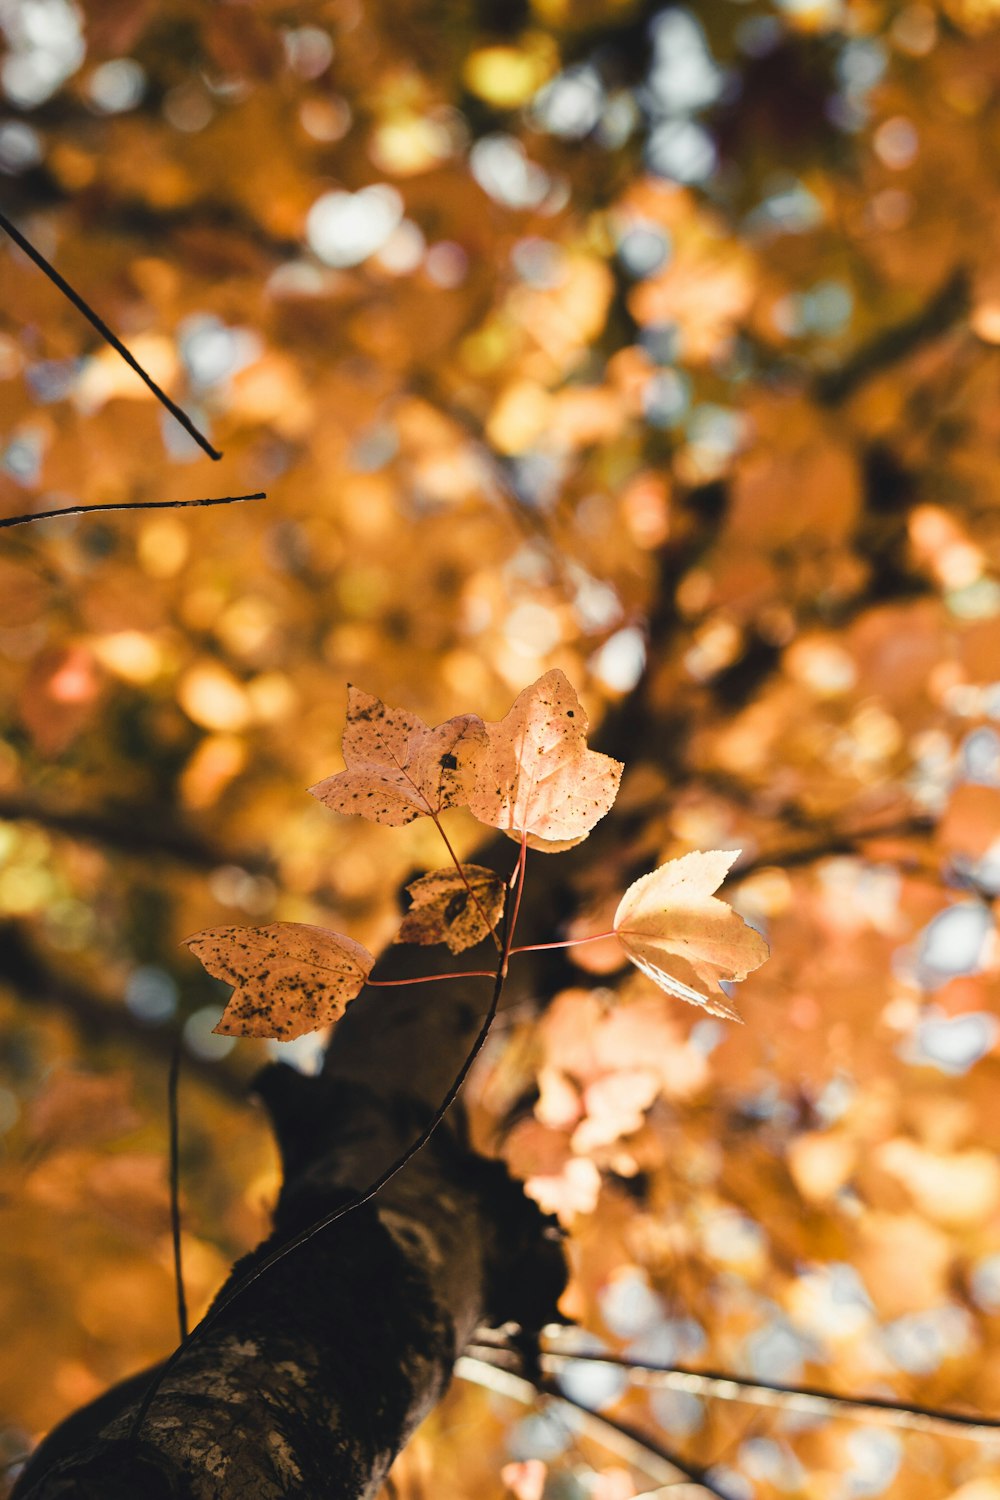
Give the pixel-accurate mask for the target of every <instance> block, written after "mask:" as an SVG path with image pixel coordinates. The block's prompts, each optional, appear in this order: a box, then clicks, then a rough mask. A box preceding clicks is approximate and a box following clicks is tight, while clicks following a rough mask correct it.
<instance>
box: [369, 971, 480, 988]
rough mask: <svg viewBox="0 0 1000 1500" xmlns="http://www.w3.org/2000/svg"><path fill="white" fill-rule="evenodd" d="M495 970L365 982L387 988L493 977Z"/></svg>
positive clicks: (423, 975) (376, 986) (422, 975)
mask: <svg viewBox="0 0 1000 1500" xmlns="http://www.w3.org/2000/svg"><path fill="white" fill-rule="evenodd" d="M495 978H496V972H495V970H493V969H464V970H463V971H462V972H461V973H458V974H421V975H419V976H418V978H416V979H366V980H365V984H370V985H374V986H375V988H376V989H382V990H388V989H392V988H394V987H395V986H396V985H397V984H430V982H431V980H432V979H495Z"/></svg>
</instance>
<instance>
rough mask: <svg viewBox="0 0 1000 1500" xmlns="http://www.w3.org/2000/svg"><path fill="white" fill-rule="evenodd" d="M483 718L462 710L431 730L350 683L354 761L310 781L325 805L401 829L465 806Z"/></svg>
mask: <svg viewBox="0 0 1000 1500" xmlns="http://www.w3.org/2000/svg"><path fill="white" fill-rule="evenodd" d="M485 741H486V733H485V730H484V728H483V721H482V719H480V718H479V717H478V716H477V715H476V714H459V715H458V717H457V718H454V719H448V720H447V722H446V723H444V724H439V725H438V726H437V728H436V729H430V728H429V727H428V726H427V725H426V724H425V723H424V721H423V719H420V718H418V717H417V715H416V714H411V713H409V712H407V710H406V709H405V708H388V707H387V706H386V705H385V704H384V703H383V702H382V700H381V699H380V698H374V697H372V695H371V694H370V693H363V692H362V691H361V690H360V689H359V688H355V687H351V688H349V689H348V701H347V724H346V727H345V729H344V738H343V742H342V743H343V751H344V761H345V764H346V766H347V769H346V770H345V771H340V772H338V773H337V775H335V776H328V777H327V778H326V780H325V781H320V782H318V783H317V785H316V786H313V787H310V788H309V790H310V791H311V792H312V794H313V796H314V797H318V798H319V800H320V801H321V802H322V803H323V805H324V806H325V807H329V808H332V810H333V811H334V812H339V813H355V814H358V815H359V816H360V817H362V818H368V819H369V820H370V821H371V822H373V823H385V824H387V825H388V826H389V827H391V828H401V827H402V826H403V824H404V823H412V822H413V821H414V819H415V818H425V817H433V816H434V815H435V814H437V813H439V812H441V811H442V809H443V808H446V807H464V806H465V804H466V802H467V800H468V798H467V795H466V788H467V785H468V783H469V781H470V780H471V774H472V772H471V762H472V758H473V755H474V753H475V752H476V750H477V749H478V748H479V747H480V746H482V745H484V744H485Z"/></svg>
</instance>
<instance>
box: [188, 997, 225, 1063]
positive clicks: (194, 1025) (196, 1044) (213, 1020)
mask: <svg viewBox="0 0 1000 1500" xmlns="http://www.w3.org/2000/svg"><path fill="white" fill-rule="evenodd" d="M222 1010H223V1007H222V1006H220V1005H203V1006H202V1007H201V1009H200V1010H196V1011H194V1012H193V1014H192V1015H190V1016H188V1018H187V1020H186V1021H185V1022H184V1032H183V1035H184V1045H185V1047H186V1048H187V1049H188V1051H189V1052H190V1053H191V1054H192V1056H193V1057H197V1058H200V1060H201V1061H202V1062H220V1061H221V1059H222V1058H224V1057H226V1056H227V1055H228V1054H229V1053H230V1052H232V1050H233V1048H234V1047H235V1046H236V1038H235V1037H233V1036H217V1035H216V1034H215V1031H214V1029H213V1028H214V1027H215V1026H217V1025H218V1022H219V1017H220V1016H221V1015H222Z"/></svg>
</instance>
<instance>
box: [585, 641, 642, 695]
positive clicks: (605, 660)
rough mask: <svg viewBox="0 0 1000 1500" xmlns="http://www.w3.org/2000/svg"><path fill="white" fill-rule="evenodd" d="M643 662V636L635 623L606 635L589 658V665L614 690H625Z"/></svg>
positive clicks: (633, 684) (635, 677) (628, 687)
mask: <svg viewBox="0 0 1000 1500" xmlns="http://www.w3.org/2000/svg"><path fill="white" fill-rule="evenodd" d="M645 665H646V637H645V634H644V633H643V631H642V630H640V629H639V627H638V626H636V625H627V626H626V627H625V628H624V629H623V630H616V631H615V633H614V635H612V636H609V637H608V639H607V640H606V641H605V642H604V645H603V646H601V647H600V649H599V650H598V651H595V653H594V655H593V656H592V657H591V658H590V669H591V671H592V672H594V673H595V675H596V676H597V677H599V678H600V679H601V681H602V682H603V683H604V685H605V687H608V688H610V689H611V691H612V692H613V693H628V692H631V690H632V689H633V688H634V687H635V685H636V683H637V682H638V681H639V678H640V677H641V676H642V673H643V669H644V668H645Z"/></svg>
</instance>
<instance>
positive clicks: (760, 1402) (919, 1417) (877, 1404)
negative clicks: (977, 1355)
mask: <svg viewBox="0 0 1000 1500" xmlns="http://www.w3.org/2000/svg"><path fill="white" fill-rule="evenodd" d="M573 1360H581V1361H585V1362H587V1363H589V1364H604V1365H613V1366H615V1368H617V1369H625V1370H628V1371H629V1373H630V1375H631V1377H632V1381H633V1383H634V1384H636V1385H643V1386H654V1387H660V1388H662V1387H664V1386H666V1387H667V1388H668V1389H670V1390H677V1391H685V1392H687V1393H688V1394H689V1395H693V1396H705V1397H709V1398H712V1399H716V1400H722V1401H745V1402H749V1403H751V1404H752V1405H754V1406H770V1407H775V1408H778V1409H779V1410H781V1411H796V1412H803V1413H805V1414H808V1415H811V1416H825V1417H830V1416H838V1415H839V1416H841V1417H844V1418H852V1419H853V1418H857V1417H861V1416H864V1415H869V1416H875V1417H878V1418H880V1419H882V1420H884V1421H885V1422H886V1423H887V1425H889V1426H891V1427H901V1428H905V1429H907V1430H908V1431H910V1432H933V1433H935V1434H936V1435H938V1436H948V1437H966V1438H972V1439H974V1440H985V1441H990V1442H997V1441H998V1439H1000V1418H997V1417H982V1416H967V1415H966V1414H965V1413H963V1412H951V1411H941V1410H940V1409H938V1408H937V1407H931V1406H916V1405H911V1404H908V1403H905V1402H901V1401H891V1400H889V1399H887V1398H883V1397H881V1396H839V1395H836V1394H834V1393H833V1392H831V1391H823V1390H819V1389H817V1388H816V1387H814V1386H795V1385H782V1384H779V1383H778V1382H776V1381H768V1380H745V1379H743V1378H742V1377H740V1376H738V1375H728V1374H722V1373H720V1372H719V1371H717V1370H692V1369H689V1368H687V1367H685V1366H684V1365H661V1364H656V1363H654V1362H652V1361H649V1360H637V1359H630V1358H627V1357H624V1356H622V1357H619V1356H617V1355H614V1354H582V1353H573V1354H571V1353H565V1354H564V1353H562V1352H561V1351H557V1350H554V1349H547V1350H544V1351H543V1353H542V1355H541V1361H542V1366H543V1368H545V1367H546V1365H548V1366H550V1367H551V1366H552V1365H555V1366H556V1367H560V1366H562V1365H565V1364H568V1363H570V1362H572V1361H573Z"/></svg>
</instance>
